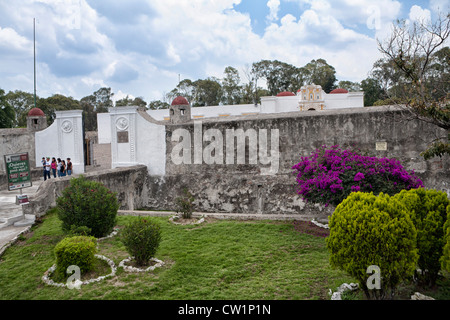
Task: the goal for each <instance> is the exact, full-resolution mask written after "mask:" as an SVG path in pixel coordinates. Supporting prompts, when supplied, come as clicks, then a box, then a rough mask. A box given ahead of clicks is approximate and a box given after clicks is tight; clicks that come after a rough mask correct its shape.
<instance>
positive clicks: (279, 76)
mask: <svg viewBox="0 0 450 320" xmlns="http://www.w3.org/2000/svg"><path fill="white" fill-rule="evenodd" d="M252 73H253V74H254V75H255V78H256V79H261V78H262V79H265V81H266V83H267V89H268V90H269V93H270V95H273V96H275V95H277V94H278V93H280V92H283V91H291V92H296V91H297V90H298V89H300V87H301V86H302V84H303V73H302V69H299V68H297V67H295V66H293V65H290V64H288V63H285V62H281V61H278V60H261V61H259V62H256V63H253V66H252Z"/></svg>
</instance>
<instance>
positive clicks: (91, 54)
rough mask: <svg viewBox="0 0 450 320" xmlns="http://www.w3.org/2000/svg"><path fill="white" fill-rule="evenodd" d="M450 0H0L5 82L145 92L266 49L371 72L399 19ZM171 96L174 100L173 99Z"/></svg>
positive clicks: (347, 74)
mask: <svg viewBox="0 0 450 320" xmlns="http://www.w3.org/2000/svg"><path fill="white" fill-rule="evenodd" d="M449 3H450V1H449V0H420V1H412V0H403V1H400V0H378V1H372V0H343V1H332V0H127V1H124V0H34V1H33V0H15V1H9V0H0V88H1V89H3V90H5V91H9V90H23V91H27V92H32V91H33V18H36V53H37V94H38V95H39V96H41V97H48V96H51V95H52V94H56V93H60V94H64V95H66V96H72V97H74V98H76V99H81V98H82V97H84V96H87V95H89V94H91V93H92V92H94V91H96V90H97V89H99V88H100V87H103V86H106V87H111V88H112V90H113V92H114V93H115V97H116V99H118V98H122V97H124V96H126V95H129V96H130V97H143V98H144V100H146V101H147V102H149V101H152V100H162V99H163V97H164V94H165V93H167V92H169V91H170V90H172V89H173V88H174V87H175V86H176V85H177V83H178V79H179V78H181V79H186V78H187V79H191V80H197V79H205V78H207V77H209V76H214V77H217V78H219V79H220V78H221V77H223V71H224V69H225V68H226V67H227V66H233V67H235V68H236V69H238V70H239V71H240V72H241V80H242V82H247V79H246V78H245V71H246V70H247V69H248V67H249V66H251V64H252V63H253V62H257V61H260V60H262V59H271V60H275V59H276V60H280V61H283V62H287V63H290V64H293V65H296V66H299V67H300V66H304V65H305V64H307V63H308V62H310V61H311V60H312V59H319V58H323V59H325V60H326V61H327V62H328V63H329V64H330V65H332V66H333V67H335V69H336V72H337V78H338V80H350V81H361V80H363V79H365V78H367V76H368V73H369V72H370V70H371V68H372V66H373V63H374V62H375V61H376V60H377V59H378V58H379V57H380V53H379V52H378V50H377V44H376V40H377V39H383V38H385V37H386V36H387V35H388V34H389V28H390V26H391V23H392V22H393V21H394V20H395V19H409V20H411V19H417V18H431V19H433V18H435V17H436V14H437V12H438V11H439V10H440V11H441V12H448V11H449ZM168 102H170V101H168Z"/></svg>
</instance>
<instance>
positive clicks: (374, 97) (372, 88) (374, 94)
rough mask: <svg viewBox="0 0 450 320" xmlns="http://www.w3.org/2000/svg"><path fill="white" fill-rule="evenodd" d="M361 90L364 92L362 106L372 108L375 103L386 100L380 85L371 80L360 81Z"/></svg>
mask: <svg viewBox="0 0 450 320" xmlns="http://www.w3.org/2000/svg"><path fill="white" fill-rule="evenodd" d="M361 90H362V91H363V92H364V106H365V107H369V106H373V105H374V103H375V102H376V101H379V100H384V99H386V98H387V96H386V93H385V91H384V90H383V88H382V87H381V85H380V83H379V82H378V81H377V80H376V79H373V78H370V77H369V78H367V79H364V80H363V81H361Z"/></svg>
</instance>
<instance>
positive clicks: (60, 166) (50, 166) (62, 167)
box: [41, 157, 72, 181]
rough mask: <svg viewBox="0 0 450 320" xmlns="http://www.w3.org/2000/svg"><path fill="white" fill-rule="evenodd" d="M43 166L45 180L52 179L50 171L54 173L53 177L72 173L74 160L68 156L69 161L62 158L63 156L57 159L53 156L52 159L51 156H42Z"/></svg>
mask: <svg viewBox="0 0 450 320" xmlns="http://www.w3.org/2000/svg"><path fill="white" fill-rule="evenodd" d="M41 162H42V166H43V168H44V181H45V180H47V179H50V172H52V173H53V177H54V178H56V177H57V176H58V177H65V176H66V175H69V176H70V175H72V162H71V161H70V158H67V163H66V161H65V160H61V158H58V159H56V158H55V157H53V158H52V161H50V157H47V158H45V157H42V161H41Z"/></svg>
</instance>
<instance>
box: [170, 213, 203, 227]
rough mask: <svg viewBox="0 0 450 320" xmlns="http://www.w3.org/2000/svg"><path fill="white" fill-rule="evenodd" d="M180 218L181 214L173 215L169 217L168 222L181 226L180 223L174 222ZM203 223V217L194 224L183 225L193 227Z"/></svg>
mask: <svg viewBox="0 0 450 320" xmlns="http://www.w3.org/2000/svg"><path fill="white" fill-rule="evenodd" d="M181 217H182V214H175V215H173V216H171V217H170V218H169V221H170V222H172V223H173V224H177V225H182V223H178V222H176V220H178V219H180V218H181ZM203 222H205V216H204V215H203V216H201V217H200V219H198V220H197V221H196V222H194V223H189V224H185V225H195V224H200V223H203Z"/></svg>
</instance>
